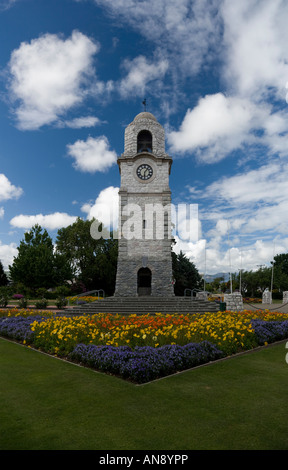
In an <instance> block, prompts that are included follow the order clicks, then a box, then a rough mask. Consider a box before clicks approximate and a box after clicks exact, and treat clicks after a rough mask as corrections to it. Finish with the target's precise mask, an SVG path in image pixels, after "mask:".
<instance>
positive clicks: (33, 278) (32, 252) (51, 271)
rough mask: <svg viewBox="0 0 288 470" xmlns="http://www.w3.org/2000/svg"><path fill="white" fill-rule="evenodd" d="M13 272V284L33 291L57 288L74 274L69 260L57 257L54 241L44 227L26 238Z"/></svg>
mask: <svg viewBox="0 0 288 470" xmlns="http://www.w3.org/2000/svg"><path fill="white" fill-rule="evenodd" d="M9 271H10V277H11V279H12V281H13V282H15V283H17V282H20V283H23V284H24V285H25V286H27V287H29V288H31V289H38V288H41V287H43V288H46V289H48V288H50V287H55V286H57V285H59V284H63V283H64V282H65V281H67V280H68V279H71V274H72V273H71V270H70V269H69V266H68V264H67V260H66V259H65V257H64V256H62V255H59V254H57V253H54V247H53V242H52V239H51V237H50V236H49V235H48V232H47V230H43V229H42V228H41V227H40V225H35V226H34V227H32V229H31V230H30V231H29V232H26V233H25V234H24V239H23V240H21V242H20V245H19V247H18V255H17V256H16V257H15V258H14V260H13V264H12V265H11V266H9Z"/></svg>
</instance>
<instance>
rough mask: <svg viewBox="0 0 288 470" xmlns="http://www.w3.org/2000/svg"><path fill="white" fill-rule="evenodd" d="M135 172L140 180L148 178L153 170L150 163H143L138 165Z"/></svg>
mask: <svg viewBox="0 0 288 470" xmlns="http://www.w3.org/2000/svg"><path fill="white" fill-rule="evenodd" d="M136 173H137V176H138V178H140V179H141V180H149V179H150V178H151V176H152V175H153V170H152V168H151V166H150V165H147V163H143V164H142V165H140V166H138V168H137V172H136Z"/></svg>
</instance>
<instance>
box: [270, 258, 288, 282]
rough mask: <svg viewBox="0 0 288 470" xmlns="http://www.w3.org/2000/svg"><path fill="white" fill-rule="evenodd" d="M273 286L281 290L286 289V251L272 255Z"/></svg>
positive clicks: (287, 261) (287, 265) (287, 278)
mask: <svg viewBox="0 0 288 470" xmlns="http://www.w3.org/2000/svg"><path fill="white" fill-rule="evenodd" d="M273 286H274V287H275V288H277V289H280V290H281V291H286V290H288V253H282V254H280V255H276V256H274V273H273Z"/></svg>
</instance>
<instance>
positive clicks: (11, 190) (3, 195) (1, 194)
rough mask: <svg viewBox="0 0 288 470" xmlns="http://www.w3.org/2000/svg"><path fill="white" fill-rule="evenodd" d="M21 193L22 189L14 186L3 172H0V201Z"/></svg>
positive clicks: (13, 197) (15, 197)
mask: <svg viewBox="0 0 288 470" xmlns="http://www.w3.org/2000/svg"><path fill="white" fill-rule="evenodd" d="M22 194H23V189H22V188H20V187H18V188H17V187H16V186H14V185H13V184H12V183H11V182H10V181H9V180H8V178H7V176H5V175H4V174H3V173H0V201H7V200H8V199H18V198H19V197H20V196H21V195H22Z"/></svg>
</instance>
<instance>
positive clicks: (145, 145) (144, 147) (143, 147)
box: [137, 131, 152, 153]
mask: <svg viewBox="0 0 288 470" xmlns="http://www.w3.org/2000/svg"><path fill="white" fill-rule="evenodd" d="M141 152H149V153H152V134H151V132H149V131H140V132H139V134H138V136H137V153H141Z"/></svg>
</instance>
